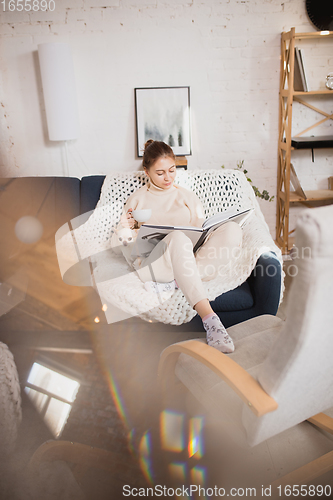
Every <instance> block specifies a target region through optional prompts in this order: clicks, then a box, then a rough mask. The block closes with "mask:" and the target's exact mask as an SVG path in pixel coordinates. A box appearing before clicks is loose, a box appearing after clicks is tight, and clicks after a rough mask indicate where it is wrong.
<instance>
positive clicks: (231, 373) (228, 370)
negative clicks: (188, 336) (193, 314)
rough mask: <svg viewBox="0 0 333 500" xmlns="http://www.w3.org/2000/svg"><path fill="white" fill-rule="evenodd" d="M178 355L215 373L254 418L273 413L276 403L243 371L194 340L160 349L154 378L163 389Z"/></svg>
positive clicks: (212, 349)
mask: <svg viewBox="0 0 333 500" xmlns="http://www.w3.org/2000/svg"><path fill="white" fill-rule="evenodd" d="M181 353H184V354H187V355H188V356H191V357H192V358H194V359H197V360H198V361H200V362H201V363H203V364H204V365H205V366H207V367H208V368H210V369H211V370H212V371H213V372H214V373H216V374H217V375H218V376H219V377H220V378H221V379H222V380H223V381H224V382H226V383H227V384H228V385H229V386H230V387H231V388H232V389H233V390H234V391H235V392H236V393H237V394H238V396H240V398H241V399H242V400H243V401H244V402H245V403H246V404H247V405H248V406H249V408H250V409H251V410H252V411H253V413H254V414H255V415H256V416H257V417H261V416H262V415H265V414H266V413H269V412H271V411H274V410H276V409H277V407H278V404H277V402H276V401H275V400H274V399H273V398H272V397H271V396H269V395H268V394H267V393H266V392H265V391H264V389H263V388H262V387H261V385H260V384H259V382H257V381H256V380H255V379H254V378H253V377H252V376H251V375H250V374H249V373H248V372H247V371H246V370H244V368H242V367H241V366H240V365H238V364H237V363H236V362H235V361H233V360H232V359H231V358H229V357H228V356H227V355H225V354H222V353H221V352H219V351H218V350H217V349H214V348H213V347H210V346H208V345H207V344H203V343H202V342H199V341H198V340H187V341H185V342H179V343H177V344H173V345H171V346H169V347H167V348H166V349H164V351H163V352H162V354H161V359H160V363H159V367H158V376H159V379H160V382H161V384H162V387H163V388H164V389H166V387H167V384H168V383H169V382H170V381H172V380H173V379H174V376H175V375H174V373H175V367H176V364H177V360H178V357H179V355H180V354H181Z"/></svg>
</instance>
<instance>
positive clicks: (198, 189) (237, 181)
mask: <svg viewBox="0 0 333 500" xmlns="http://www.w3.org/2000/svg"><path fill="white" fill-rule="evenodd" d="M145 182H146V176H145V174H144V172H142V171H138V172H132V173H123V174H121V173H119V174H112V175H108V176H107V177H106V178H105V181H104V184H103V186H102V191H101V196H100V200H99V202H98V204H97V206H96V209H95V210H94V211H93V212H92V213H91V215H90V217H89V218H88V220H87V221H86V222H85V223H84V224H82V225H80V226H79V227H77V228H76V229H72V230H71V231H69V228H67V234H66V229H64V228H61V230H59V231H58V233H57V240H58V241H57V243H56V247H57V254H58V260H59V266H60V270H61V272H62V275H63V278H64V280H65V281H66V279H65V273H66V272H68V270H69V269H70V268H71V267H72V266H73V265H74V264H77V263H78V262H82V261H83V260H86V261H87V259H88V258H89V261H90V269H93V271H92V272H93V284H94V285H95V286H96V288H97V290H98V292H99V294H100V297H101V300H102V302H106V303H108V302H109V303H111V304H113V305H115V306H116V307H118V308H119V309H121V310H123V311H125V312H126V313H127V314H128V315H131V316H137V315H138V316H140V317H141V318H142V319H145V320H148V321H160V322H163V323H170V324H174V325H180V324H182V323H186V322H188V321H190V320H191V319H192V318H193V317H194V316H195V315H196V312H195V311H194V310H193V309H192V307H191V306H190V305H189V303H188V302H187V301H186V299H185V297H184V295H183V293H182V292H181V291H180V290H176V291H174V292H173V293H170V292H166V293H163V294H162V296H161V295H157V294H155V293H154V292H147V291H146V290H145V288H144V285H143V283H142V282H141V280H140V279H139V277H138V276H137V275H136V273H135V272H134V271H133V269H130V268H129V266H128V264H127V262H126V261H125V259H124V258H123V257H122V256H118V255H115V253H114V252H113V250H111V249H110V239H111V231H112V229H113V227H115V226H116V224H117V223H118V221H119V218H120V216H121V213H122V209H123V206H124V204H125V202H126V201H127V198H128V197H129V196H130V194H131V193H132V192H133V191H135V190H136V189H138V188H139V187H141V186H142V185H143V184H144V183H145ZM176 183H177V184H178V185H180V186H183V187H185V188H187V189H190V190H192V191H194V192H195V193H196V194H197V196H198V197H199V198H200V200H201V202H202V204H203V207H204V209H205V215H206V217H210V216H212V215H214V214H216V213H217V212H221V211H224V210H226V209H228V208H230V207H231V206H236V207H239V209H245V208H250V207H253V208H254V212H253V214H252V215H251V217H249V219H248V220H247V221H246V222H245V224H244V225H243V248H242V250H241V253H240V255H239V257H238V258H237V260H236V262H235V263H234V264H233V265H232V266H224V268H221V270H220V271H219V275H218V276H217V277H216V278H214V279H212V280H211V281H208V282H204V287H205V290H206V292H207V297H208V299H209V300H214V299H215V298H216V297H217V296H218V295H220V294H221V293H223V292H227V291H228V290H233V289H234V288H236V287H238V286H239V285H241V284H242V283H243V282H244V281H245V280H246V279H247V278H248V277H249V275H250V274H251V272H252V270H253V268H254V267H255V264H256V262H257V260H258V258H259V257H260V255H261V254H262V253H263V252H266V251H269V250H271V251H273V252H275V253H276V254H277V256H278V259H279V260H280V262H281V263H282V256H281V251H280V249H279V248H278V247H277V246H276V245H275V243H274V241H273V239H272V237H271V235H270V233H269V229H268V226H267V224H266V222H265V219H264V216H263V214H262V212H261V210H260V207H259V204H258V202H257V200H256V197H255V195H254V192H253V189H252V187H251V185H250V184H249V182H248V181H247V180H246V178H245V176H244V174H243V173H242V172H240V171H237V170H224V169H223V170H222V169H221V170H209V171H205V170H192V171H183V170H180V171H178V172H177V179H176ZM76 225H77V223H76ZM72 227H73V226H72ZM66 282H67V283H69V281H68V280H67V281H66ZM71 284H76V283H71Z"/></svg>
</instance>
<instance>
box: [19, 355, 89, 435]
mask: <svg viewBox="0 0 333 500" xmlns="http://www.w3.org/2000/svg"><path fill="white" fill-rule="evenodd" d="M79 387H80V384H79V382H78V381H77V380H74V379H72V378H70V377H67V376H65V375H62V374H61V373H58V372H56V371H54V370H52V369H51V368H48V367H47V366H44V365H42V364H40V363H37V362H36V363H34V364H33V366H32V368H31V371H30V374H29V377H28V380H27V383H26V387H25V392H26V393H27V394H28V396H29V398H30V399H31V401H32V402H33V404H34V405H35V407H36V409H37V411H38V412H39V413H40V414H41V415H42V417H43V418H44V421H45V423H46V425H47V426H48V427H49V429H50V430H51V432H52V434H53V435H54V436H55V437H59V436H60V434H61V432H62V430H63V428H64V426H65V424H66V422H67V419H68V416H69V414H70V411H71V409H72V403H73V402H74V400H75V397H76V394H77V391H78V390H79Z"/></svg>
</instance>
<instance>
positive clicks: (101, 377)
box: [0, 204, 333, 500]
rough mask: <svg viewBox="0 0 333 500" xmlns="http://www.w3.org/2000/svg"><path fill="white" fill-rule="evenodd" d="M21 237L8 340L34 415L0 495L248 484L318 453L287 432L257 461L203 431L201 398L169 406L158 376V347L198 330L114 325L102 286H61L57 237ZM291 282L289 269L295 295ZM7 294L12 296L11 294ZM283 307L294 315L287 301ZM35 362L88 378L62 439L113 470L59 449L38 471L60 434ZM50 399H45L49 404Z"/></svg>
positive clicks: (12, 248)
mask: <svg viewBox="0 0 333 500" xmlns="http://www.w3.org/2000/svg"><path fill="white" fill-rule="evenodd" d="M13 218H14V219H15V214H11V213H6V211H5V210H4V209H2V208H1V204H0V223H1V225H2V227H4V228H7V227H9V226H10V224H9V222H10V220H11V219H13ZM7 234H9V233H7ZM13 241H14V238H12V239H11V238H8V241H7V240H6V241H4V244H3V245H2V246H1V262H2V267H1V269H0V272H1V274H0V278H1V279H0V281H1V282H2V285H1V287H0V306H1V307H2V309H0V310H1V311H2V315H1V317H0V341H1V342H3V343H5V344H7V345H8V346H9V348H10V350H11V352H12V353H13V355H14V359H15V363H16V366H17V370H18V374H19V382H20V387H21V397H22V412H23V417H22V423H21V426H20V428H19V433H18V439H17V442H16V447H15V448H14V450H13V451H11V452H10V453H9V454H7V455H6V454H2V456H1V459H0V498H1V500H5V499H6V500H7V499H8V500H23V499H24V500H30V499H32V500H35V499H36V500H39V499H43V500H49V499H53V498H54V499H55V498H57V499H67V498H68V499H70V500H73V499H76V498H78V499H79V498H80V499H81V498H86V499H90V498H94V499H96V498H98V499H103V498H108V499H109V498H122V497H123V488H124V486H125V485H128V488H129V487H131V488H148V487H151V486H153V485H154V484H155V485H156V484H159V485H165V484H167V485H169V486H170V487H171V486H175V485H180V484H202V485H205V486H206V487H207V486H211V485H213V484H215V485H220V486H221V485H228V487H232V485H234V486H235V485H238V487H243V488H245V487H246V484H249V483H247V482H246V481H248V478H249V474H250V476H251V474H254V472H253V471H255V470H256V469H258V467H259V464H260V468H262V467H266V469H267V470H268V469H269V467H273V468H274V470H275V472H277V473H278V474H281V475H282V473H283V472H284V470H287V469H290V468H291V467H292V466H293V463H296V462H298V460H299V457H300V456H301V457H302V460H306V459H307V453H308V448H306V447H304V446H303V445H302V440H300V441H301V442H299V443H298V444H297V446H296V444H295V443H294V442H292V443H291V442H290V439H289V437H288V435H287V436H286V437H285V441H284V442H283V443H282V441H280V440H278V439H277V440H276V441H275V442H274V444H272V448H271V449H269V450H267V448H263V449H262V451H260V450H259V453H257V454H256V455H255V454H253V453H252V452H251V451H250V452H249V453H250V454H249V455H248V456H245V454H244V453H243V451H242V452H241V453H240V454H239V453H238V454H234V453H233V452H232V451H231V448H230V446H231V445H230V440H229V437H230V436H229V435H228V432H227V433H225V430H223V431H222V430H221V428H219V426H216V424H215V423H214V422H210V421H209V420H207V424H206V426H205V428H204V430H203V429H202V428H201V425H202V421H203V420H202V415H201V414H200V411H199V410H198V408H197V407H196V405H195V404H194V402H193V401H192V400H191V398H190V397H186V398H185V397H184V399H183V400H182V401H180V402H179V401H177V403H176V405H175V407H174V408H170V409H169V410H168V411H165V409H164V408H163V407H162V406H161V398H160V394H159V391H158V386H157V383H156V373H157V365H158V359H159V354H160V352H161V351H162V349H163V348H164V347H166V346H167V345H169V344H171V343H173V342H177V341H180V340H186V339H187V338H191V337H192V338H193V334H191V333H189V332H184V333H179V331H178V330H177V328H174V329H173V328H167V327H165V326H164V325H155V324H149V323H145V322H143V321H138V320H137V319H128V320H126V321H125V322H118V323H113V324H111V325H109V324H107V322H106V319H105V315H104V313H103V311H102V304H101V302H100V299H99V297H98V295H97V294H96V293H95V292H94V291H93V290H92V289H91V288H88V287H71V286H68V285H64V283H63V282H62V280H61V277H60V273H59V270H58V264H57V260H56V255H55V248H54V239H53V237H52V235H50V236H48V235H47V234H46V235H45V236H44V237H43V238H42V240H40V241H39V242H38V243H36V244H33V245H24V244H17V243H13ZM287 266H288V263H286V269H287ZM290 282H291V278H290V276H289V275H288V273H287V276H286V292H285V296H287V294H288V290H289V287H290ZM4 291H6V294H5V295H6V297H5V301H4V297H3V296H1V293H3V292H4ZM9 291H10V293H9ZM6 307H7V309H8V307H11V309H10V310H6ZM278 314H279V315H280V317H282V318H284V317H285V302H283V303H282V304H281V307H280V309H279V313H278ZM194 336H195V337H197V336H200V333H196V334H195V335H194ZM34 363H40V364H42V365H45V366H47V367H49V368H50V367H51V369H52V370H53V371H56V372H57V373H60V374H61V375H64V376H67V377H69V379H70V380H75V381H77V382H78V383H79V384H80V385H79V389H78V392H77V395H76V398H75V399H74V401H73V402H72V403H71V411H70V413H69V416H68V417H67V420H66V419H65V425H64V428H63V429H62V430H61V431H60V433H59V435H58V437H57V440H58V441H69V442H75V443H81V444H83V445H85V446H86V447H87V448H86V450H88V452H87V454H88V455H89V450H90V455H92V453H93V451H92V450H94V453H98V450H99V449H102V450H105V451H107V452H108V453H109V455H108V457H107V460H106V459H105V457H104V459H103V460H104V461H106V463H107V470H103V463H104V462H103V460H102V459H96V463H95V464H94V466H92V465H91V464H90V465H89V466H86V467H85V468H84V466H83V464H81V466H78V465H75V464H74V463H73V461H69V462H66V461H65V459H66V456H65V457H61V458H59V455H56V456H55V460H54V461H53V462H52V465H50V463H49V462H47V460H46V458H45V459H44V460H40V462H38V461H37V469H36V468H35V469H33V468H32V465H31V463H35V462H32V457H33V455H34V453H35V452H36V451H37V450H41V448H40V447H41V446H42V445H43V443H45V442H47V441H49V440H52V441H53V440H55V430H54V427H52V425H50V421H47V419H46V415H47V410H45V407H43V410H41V409H40V411H38V410H37V409H36V407H35V405H34V404H33V403H32V401H31V399H29V396H28V395H27V393H26V391H25V387H26V386H27V380H28V378H29V374H30V373H31V369H32V366H33V364H34ZM44 383H45V380H44ZM30 394H31V392H30ZM44 396H45V394H44ZM42 399H43V397H42V396H39V399H38V402H39V403H38V404H40V408H41V401H42ZM35 401H36V400H35ZM51 423H52V419H51ZM305 425H308V426H309V431H308V434H309V439H310V440H311V441H313V446H314V448H316V450H315V453H317V454H318V453H321V451H322V450H323V449H324V450H328V449H332V448H333V444H332V441H330V440H329V438H328V437H327V436H326V435H324V434H323V433H321V434H320V435H319V438H317V437H314V435H313V428H312V426H310V424H305ZM0 430H1V424H0ZM305 432H307V431H305ZM170 436H171V441H170ZM189 436H192V438H191V437H189ZM193 436H194V438H193ZM194 443H195V444H194ZM285 444H287V445H288V446H289V447H288V448H287V450H288V452H287V455H285V454H284V452H283V451H282V450H283V449H285ZM193 446H194V448H193V450H192V452H191V453H190V451H189V450H190V449H192V448H191V447H193ZM222 451H223V453H222ZM313 451H314V450H313V449H312V450H311V458H312V455H313ZM267 454H268V455H269V457H270V461H269V465H267V464H268V460H267V456H268V455H267ZM83 455H84V454H83V453H82V454H81V455H80V460H79V461H81V462H83V461H84V456H83ZM273 455H274V458H272V457H273ZM295 455H297V456H295ZM94 456H95V455H94ZM35 457H36V455H35ZM240 460H241V461H242V463H243V467H240V466H239V463H240V462H239V461H240ZM235 461H236V462H237V465H235ZM29 464H30V465H29ZM263 464H264V465H263ZM97 465H98V467H97ZM250 465H251V466H250ZM35 466H36V463H35ZM221 466H222V470H223V473H221ZM82 468H83V469H82ZM245 469H246V472H245ZM82 470H83V472H82ZM236 470H238V471H242V473H241V478H240V477H239V473H238V474H236V475H235V474H234V472H235V471H236ZM228 471H229V472H228ZM251 471H252V472H251ZM236 476H237V477H236ZM267 477H269V470H268V475H267ZM329 480H330V479H327V481H329ZM265 484H266V483H263V485H265ZM221 487H222V486H221ZM260 487H261V486H260ZM126 491H128V490H126ZM133 491H134V493H135V491H136V492H138V491H139V490H133ZM142 491H143V490H142ZM185 493H186V492H185ZM268 493H269V491H268V490H267V491H266V495H265V494H264V493H263V491H259V490H258V491H257V495H256V496H259V497H260V496H261V497H264V496H272V494H271V495H269V494H268ZM165 496H167V495H166V494H165ZM208 496H210V495H208ZM208 496H206V498H208ZM239 496H245V494H243V495H241V494H240V495H239ZM192 497H193V498H195V495H194V496H192ZM210 497H211V498H214V496H210ZM184 498H186V496H185V494H184Z"/></svg>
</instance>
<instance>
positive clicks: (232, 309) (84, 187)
mask: <svg viewBox="0 0 333 500" xmlns="http://www.w3.org/2000/svg"><path fill="white" fill-rule="evenodd" d="M104 178H105V176H103V175H91V176H87V177H83V178H82V179H81V180H80V179H77V178H71V177H18V178H12V179H4V178H3V179H0V209H1V206H2V205H3V206H4V207H6V210H7V212H8V213H9V212H10V207H8V204H10V203H15V217H14V218H13V220H12V227H10V229H9V233H10V232H11V233H13V234H14V226H15V221H16V220H17V219H18V218H19V217H22V216H23V215H35V214H36V213H37V212H38V218H39V219H40V220H41V222H42V223H43V225H44V228H45V231H44V236H43V237H53V236H54V234H55V232H56V231H57V229H59V228H60V227H61V226H62V225H63V224H65V223H66V222H68V221H69V220H71V219H73V218H75V217H78V216H79V215H82V214H84V213H86V212H89V211H91V210H93V209H94V208H95V206H96V203H97V201H98V199H99V196H100V190H101V187H102V184H103V181H104ZM18 200H19V201H20V203H17V201H18ZM24 200H28V201H29V204H28V203H25V202H24ZM9 233H7V237H9V240H10V234H9ZM2 238H3V236H2ZM14 239H15V238H14ZM8 251H9V252H13V249H9V250H8ZM3 261H4V260H3ZM281 276H282V272H281V264H280V262H279V260H278V259H277V257H276V255H275V254H274V253H272V252H268V253H266V254H263V255H262V256H261V257H260V258H259V260H258V262H257V265H256V267H255V269H254V270H253V272H252V274H251V276H250V277H249V278H248V280H247V281H246V282H245V283H243V284H242V285H241V286H239V287H238V288H237V289H235V290H232V291H230V292H227V293H224V294H222V295H220V296H219V297H217V298H216V299H215V300H214V301H213V302H212V307H213V309H214V310H215V311H216V313H217V314H218V315H219V316H220V318H221V320H222V322H223V323H224V325H225V326H226V327H228V326H232V325H234V324H236V323H239V322H241V321H245V320H247V319H250V318H252V317H255V316H258V315H261V314H273V315H275V314H276V312H277V309H278V305H279V299H280V290H281V279H282V278H281ZM176 328H180V327H176ZM181 328H182V329H184V330H188V331H201V330H202V324H201V321H200V318H198V317H195V318H194V319H193V320H192V321H191V322H190V323H188V324H185V325H182V327H181Z"/></svg>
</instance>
